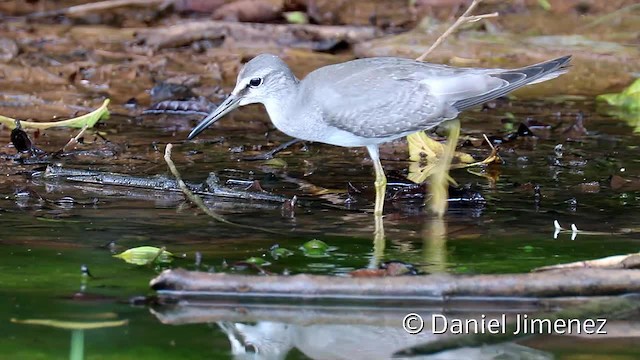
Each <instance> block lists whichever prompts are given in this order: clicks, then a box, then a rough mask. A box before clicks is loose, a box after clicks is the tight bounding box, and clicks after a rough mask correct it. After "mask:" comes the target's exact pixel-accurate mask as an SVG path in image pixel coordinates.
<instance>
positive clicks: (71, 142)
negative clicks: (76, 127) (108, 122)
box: [59, 124, 89, 153]
mask: <svg viewBox="0 0 640 360" xmlns="http://www.w3.org/2000/svg"><path fill="white" fill-rule="evenodd" d="M88 128H89V124H85V125H84V126H83V127H82V129H81V130H80V132H79V133H78V135H76V136H74V137H72V138H71V139H69V142H67V143H66V144H65V145H64V146H63V147H62V149H61V150H60V151H59V152H60V153H65V152H67V149H68V148H70V147H72V146H76V145H78V141H79V140H80V138H81V137H82V135H84V132H85V131H87V129H88Z"/></svg>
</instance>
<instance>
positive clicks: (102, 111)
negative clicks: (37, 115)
mask: <svg viewBox="0 0 640 360" xmlns="http://www.w3.org/2000/svg"><path fill="white" fill-rule="evenodd" d="M108 105H109V99H106V100H105V101H104V102H103V103H102V105H101V106H100V107H99V108H97V109H96V110H94V111H92V112H90V113H88V114H84V115H82V116H78V117H76V118H73V119H68V120H61V121H51V122H34V121H20V125H21V126H22V127H23V128H25V129H26V128H33V129H48V128H52V127H70V128H76V129H82V128H83V127H85V125H86V126H87V127H88V128H92V127H93V126H94V125H95V124H96V123H97V122H98V121H100V120H101V119H107V118H108V117H109V110H108V109H107V106H108ZM0 124H4V126H6V127H8V128H9V129H13V128H15V127H16V120H15V119H12V118H10V117H6V116H2V115H0Z"/></svg>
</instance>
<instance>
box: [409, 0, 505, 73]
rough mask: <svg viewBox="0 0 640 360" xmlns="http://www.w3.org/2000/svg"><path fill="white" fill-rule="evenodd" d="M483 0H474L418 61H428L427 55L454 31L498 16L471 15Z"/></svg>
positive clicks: (495, 13)
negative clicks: (471, 23) (463, 25)
mask: <svg viewBox="0 0 640 360" xmlns="http://www.w3.org/2000/svg"><path fill="white" fill-rule="evenodd" d="M480 2H482V0H473V2H472V3H471V5H469V7H468V8H467V10H466V11H465V12H464V13H463V14H462V15H461V16H460V17H459V18H458V20H456V22H454V23H453V24H452V25H451V26H449V28H448V29H447V30H446V31H445V32H444V33H443V34H442V35H440V37H439V38H438V39H437V40H436V41H435V42H434V43H433V45H431V47H430V48H429V49H427V51H425V52H424V53H423V54H422V55H420V56H419V57H418V58H417V59H416V60H418V61H423V60H424V59H426V57H427V55H429V54H430V53H431V52H432V51H433V50H434V49H435V48H437V47H438V46H439V45H440V44H441V43H442V42H443V41H444V39H446V38H447V37H449V35H451V34H452V33H453V32H454V31H456V30H457V29H458V28H459V27H460V26H461V25H462V24H465V23H470V22H475V21H478V20H482V19H486V18H492V17H496V16H498V13H497V12H494V13H491V14H483V15H469V14H471V12H472V11H473V10H475V8H476V7H477V6H478V4H480Z"/></svg>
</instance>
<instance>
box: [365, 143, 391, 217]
mask: <svg viewBox="0 0 640 360" xmlns="http://www.w3.org/2000/svg"><path fill="white" fill-rule="evenodd" d="M367 150H368V151H369V156H371V160H373V168H374V170H375V172H376V182H375V183H374V185H375V188H376V204H375V207H374V211H373V214H374V215H375V216H382V210H383V208H384V196H385V194H386V193H387V177H386V176H385V175H384V169H383V168H382V164H381V163H380V153H379V150H378V146H377V145H369V146H367Z"/></svg>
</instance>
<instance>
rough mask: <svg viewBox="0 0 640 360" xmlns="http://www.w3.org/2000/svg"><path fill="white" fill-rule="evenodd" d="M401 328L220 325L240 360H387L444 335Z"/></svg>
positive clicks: (518, 355) (509, 346)
mask: <svg viewBox="0 0 640 360" xmlns="http://www.w3.org/2000/svg"><path fill="white" fill-rule="evenodd" d="M400 322H401V321H400V320H399V321H398V324H397V326H395V324H394V325H393V326H374V325H344V324H321V325H309V326H302V325H293V324H285V323H277V322H269V321H260V322H258V323H257V324H255V325H246V324H243V323H231V322H219V323H218V325H219V326H220V328H221V329H222V331H223V332H224V333H225V334H226V335H227V337H228V338H229V342H230V343H231V352H232V354H233V356H234V358H235V359H264V360H277V359H285V358H286V357H287V354H288V353H289V352H290V351H291V350H293V349H294V348H295V349H297V350H299V351H300V352H302V353H303V354H304V355H306V356H308V357H309V358H311V359H349V360H357V359H363V360H364V359H366V360H370V359H388V358H391V356H392V355H393V354H394V353H395V352H397V351H400V350H403V349H406V348H409V347H412V346H415V345H419V344H425V343H428V342H430V341H435V340H440V339H442V338H443V337H445V336H452V335H446V334H443V335H434V334H431V333H430V332H428V331H426V329H427V328H428V326H427V325H425V331H424V332H422V333H420V334H416V335H411V334H409V333H407V332H406V331H404V329H403V328H402V325H401V324H400ZM413 358H414V359H429V360H445V359H447V360H448V359H451V360H460V359H474V360H485V359H486V360H489V359H528V360H548V359H552V358H553V357H552V356H551V355H550V354H548V353H545V352H543V351H539V350H535V349H531V348H528V347H525V346H522V345H517V344H513V343H504V344H497V345H491V346H483V347H476V348H462V349H457V350H450V351H446V352H442V353H439V354H435V355H429V356H416V357H413Z"/></svg>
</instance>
